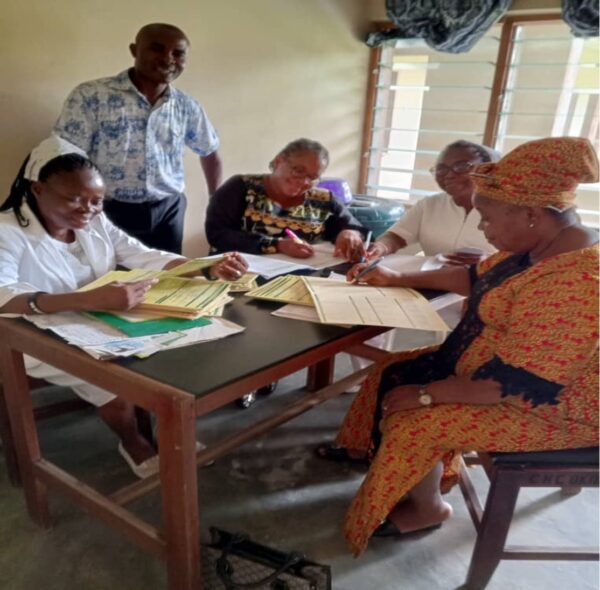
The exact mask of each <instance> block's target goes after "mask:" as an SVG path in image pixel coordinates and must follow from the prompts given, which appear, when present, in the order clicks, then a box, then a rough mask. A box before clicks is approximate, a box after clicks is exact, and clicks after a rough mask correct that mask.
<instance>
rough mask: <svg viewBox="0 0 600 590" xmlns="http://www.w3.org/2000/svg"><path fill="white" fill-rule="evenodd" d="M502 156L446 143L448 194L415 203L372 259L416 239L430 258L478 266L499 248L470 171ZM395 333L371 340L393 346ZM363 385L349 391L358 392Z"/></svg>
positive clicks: (442, 179) (442, 180) (437, 170)
mask: <svg viewBox="0 0 600 590" xmlns="http://www.w3.org/2000/svg"><path fill="white" fill-rule="evenodd" d="M499 159H500V154H499V153H498V152H496V151H495V150H492V149H491V148H489V147H486V146H483V145H479V144H477V143H472V142H470V141H465V140H463V139H461V140H458V141H455V142H453V143H451V144H449V145H447V146H446V147H445V148H444V149H443V150H442V151H441V152H440V155H439V156H438V159H437V161H436V163H435V166H434V167H433V168H431V173H432V174H433V175H434V176H435V180H436V182H437V184H438V186H439V187H440V188H441V189H442V190H443V191H444V192H442V193H438V194H436V195H433V196H431V197H426V198H424V199H421V200H420V201H419V202H418V203H417V204H416V205H414V206H413V207H411V208H410V209H409V210H408V213H407V214H406V215H405V216H404V217H402V219H400V220H399V221H397V222H396V223H395V224H394V225H392V227H390V229H388V230H387V231H386V232H385V233H384V234H383V235H382V236H381V237H380V238H379V239H378V240H377V241H376V242H375V243H373V244H371V247H370V248H369V251H368V252H367V260H374V259H376V258H381V257H382V256H387V255H389V254H392V253H394V252H396V251H397V250H400V248H405V247H406V246H408V245H409V244H415V243H418V244H419V245H420V246H421V249H422V250H423V253H424V254H425V255H426V256H435V255H437V254H442V255H443V257H444V260H445V264H448V265H466V264H475V263H477V262H479V260H480V259H481V258H484V257H486V256H489V255H490V254H493V253H494V252H495V248H494V247H493V246H492V245H491V244H490V243H489V242H488V241H487V240H486V239H485V236H484V234H483V232H482V231H481V230H479V229H478V225H479V221H480V216H479V213H478V212H477V210H476V209H474V208H473V204H472V202H471V199H472V198H473V194H474V192H475V185H474V184H473V181H472V180H471V178H470V177H469V172H471V171H472V170H473V168H475V166H477V165H479V164H482V163H483V162H496V161H498V160H499ZM465 249H469V250H470V251H468V250H465ZM350 272H352V270H351V271H350ZM455 307H456V306H455ZM448 312H449V310H447V313H448ZM452 314H453V318H452V319H455V317H456V316H458V315H459V311H458V309H454V307H453V308H452ZM394 333H395V331H394V330H390V331H388V332H386V333H385V334H382V335H380V336H376V337H375V338H372V339H371V340H369V342H368V344H371V345H373V346H377V347H379V348H383V349H384V350H392V346H393V340H394ZM350 360H351V363H352V367H353V368H354V370H355V371H358V370H360V369H363V368H364V367H366V366H367V365H368V362H367V361H366V360H364V359H361V358H358V357H356V356H351V357H350ZM359 387H360V386H356V387H353V388H351V389H350V390H349V391H350V392H354V391H358V389H359Z"/></svg>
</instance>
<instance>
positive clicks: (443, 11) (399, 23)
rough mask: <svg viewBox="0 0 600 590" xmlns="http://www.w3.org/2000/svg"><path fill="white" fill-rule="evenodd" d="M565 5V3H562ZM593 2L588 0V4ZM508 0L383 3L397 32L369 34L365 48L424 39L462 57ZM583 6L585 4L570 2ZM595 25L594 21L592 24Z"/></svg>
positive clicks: (581, 0) (392, 0) (399, 0)
mask: <svg viewBox="0 0 600 590" xmlns="http://www.w3.org/2000/svg"><path fill="white" fill-rule="evenodd" d="M563 1H564V2H565V3H566V2H568V0H563ZM593 1H594V0H589V4H590V5H591V3H592V2H593ZM511 2H512V0H443V1H440V0H386V8H387V14H388V17H389V18H390V20H391V21H392V22H393V23H394V24H395V25H396V27H397V28H395V29H392V30H390V31H385V32H382V33H371V34H370V35H369V36H368V37H367V45H369V46H371V47H377V46H378V45H381V44H382V43H383V42H384V41H388V40H392V39H415V38H418V39H425V42H426V43H427V45H429V46H430V47H433V49H436V50H437V51H445V52H447V53H463V52H465V51H469V49H471V47H473V46H474V45H475V43H477V41H479V39H481V37H483V35H485V33H486V32H487V30H488V29H489V28H490V27H491V26H492V25H493V24H494V23H495V22H496V21H497V20H498V19H499V18H500V17H501V16H502V15H503V14H504V13H505V12H506V11H507V10H508V8H509V7H510V5H511ZM572 2H573V3H578V4H584V3H587V2H588V0H579V2H577V0H572ZM596 22H597V21H596Z"/></svg>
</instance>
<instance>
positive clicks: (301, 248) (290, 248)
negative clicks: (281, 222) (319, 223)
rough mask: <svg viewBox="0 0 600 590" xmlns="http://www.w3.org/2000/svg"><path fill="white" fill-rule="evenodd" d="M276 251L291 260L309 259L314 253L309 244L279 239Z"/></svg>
mask: <svg viewBox="0 0 600 590" xmlns="http://www.w3.org/2000/svg"><path fill="white" fill-rule="evenodd" d="M277 251H278V252H281V253H282V254H285V255H286V256H291V257H292V258H309V257H310V256H312V255H313V254H314V253H315V251H314V250H313V247H312V246H311V245H310V244H308V243H306V242H303V241H302V240H294V239H292V238H290V239H288V238H282V239H280V240H279V241H278V242H277Z"/></svg>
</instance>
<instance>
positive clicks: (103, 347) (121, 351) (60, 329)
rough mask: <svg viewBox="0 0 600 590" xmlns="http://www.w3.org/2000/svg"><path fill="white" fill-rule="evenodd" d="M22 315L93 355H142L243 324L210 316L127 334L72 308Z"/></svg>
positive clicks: (219, 335) (214, 337)
mask: <svg viewBox="0 0 600 590" xmlns="http://www.w3.org/2000/svg"><path fill="white" fill-rule="evenodd" d="M26 319H28V320H29V321H31V322H32V323H33V324H35V325H36V326H37V327H38V328H41V329H43V330H51V331H52V332H54V333H55V334H57V335H58V336H60V337H61V338H64V339H65V340H66V341H67V342H68V343H69V344H72V345H74V346H77V347H79V348H81V349H82V350H83V351H84V352H87V353H88V354H89V355H90V356H93V357H94V358H97V359H106V358H115V357H127V356H133V355H136V356H140V357H142V358H144V357H147V356H150V355H151V354H154V353H155V352H159V351H161V350H168V349H170V348H179V347H181V346H189V345H190V344H196V343H199V342H207V341H209V340H217V339H219V338H226V337H227V336H231V335H233V334H238V333H240V332H243V331H244V330H245V328H244V327H242V326H239V325H238V324H235V323H234V322H230V321H229V320H224V319H222V318H211V323H210V324H209V325H207V326H199V327H197V328H191V329H189V330H181V331H174V332H167V333H165V334H155V335H152V336H140V337H137V338H127V337H125V336H124V334H123V333H122V332H120V331H119V330H117V329H116V328H113V327H112V326H109V325H108V324H105V323H104V322H101V321H100V320H96V319H94V318H91V317H89V316H86V315H80V314H77V313H75V312H65V313H56V314H47V315H39V316H26Z"/></svg>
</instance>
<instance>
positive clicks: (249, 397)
mask: <svg viewBox="0 0 600 590" xmlns="http://www.w3.org/2000/svg"><path fill="white" fill-rule="evenodd" d="M276 389H277V381H273V383H269V385H265V386H264V387H259V388H258V389H256V390H254V391H251V392H250V393H247V394H246V395H243V396H242V397H240V398H239V399H236V400H235V405H236V406H237V407H238V408H241V409H242V410H247V409H248V408H249V407H250V406H252V405H254V402H256V400H257V399H258V396H259V395H271V394H272V393H273V392H274V391H275V390H276Z"/></svg>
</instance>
